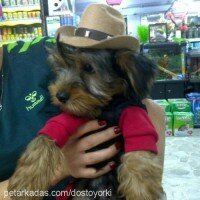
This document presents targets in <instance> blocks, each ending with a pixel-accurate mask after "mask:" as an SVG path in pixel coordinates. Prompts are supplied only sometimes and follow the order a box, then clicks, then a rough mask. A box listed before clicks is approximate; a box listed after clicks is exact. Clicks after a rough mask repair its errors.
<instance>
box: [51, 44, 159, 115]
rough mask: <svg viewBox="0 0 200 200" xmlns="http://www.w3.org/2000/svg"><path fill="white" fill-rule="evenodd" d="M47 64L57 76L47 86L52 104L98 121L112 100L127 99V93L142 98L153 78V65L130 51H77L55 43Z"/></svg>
mask: <svg viewBox="0 0 200 200" xmlns="http://www.w3.org/2000/svg"><path fill="white" fill-rule="evenodd" d="M49 60H50V62H51V63H52V65H53V69H54V71H55V72H56V74H57V77H56V81H55V82H54V83H52V84H51V85H50V86H49V90H50V92H51V95H52V99H53V103H54V104H55V105H58V106H60V107H61V109H62V110H63V111H68V112H70V113H72V114H74V115H76V116H80V117H89V118H95V117H97V116H98V115H100V114H101V110H102V108H103V107H104V106H106V105H107V104H108V103H109V102H110V101H111V100H112V98H113V96H115V95H124V96H127V97H128V96H129V93H130V90H134V92H135V94H136V95H138V97H140V98H141V99H142V98H145V97H146V96H147V95H148V94H149V92H150V89H151V86H152V83H153V80H154V78H155V74H156V65H154V64H153V63H152V62H151V61H150V60H149V59H147V58H146V57H144V56H142V55H140V54H137V53H135V52H133V51H131V50H118V51H117V50H116V51H114V50H100V49H98V50H95V49H77V48H74V47H71V46H69V45H66V44H62V43H59V42H58V43H57V48H56V50H54V51H53V52H52V53H51V55H50V57H49ZM128 98H129V97H128Z"/></svg>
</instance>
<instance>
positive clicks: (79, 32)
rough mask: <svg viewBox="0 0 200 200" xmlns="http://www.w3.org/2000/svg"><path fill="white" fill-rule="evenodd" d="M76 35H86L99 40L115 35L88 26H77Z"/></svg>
mask: <svg viewBox="0 0 200 200" xmlns="http://www.w3.org/2000/svg"><path fill="white" fill-rule="evenodd" d="M75 36H79V37H86V38H90V39H93V40H98V41H100V40H105V39H109V38H111V37H113V35H109V34H107V33H104V32H101V31H97V30H94V29H88V28H77V29H76V32H75Z"/></svg>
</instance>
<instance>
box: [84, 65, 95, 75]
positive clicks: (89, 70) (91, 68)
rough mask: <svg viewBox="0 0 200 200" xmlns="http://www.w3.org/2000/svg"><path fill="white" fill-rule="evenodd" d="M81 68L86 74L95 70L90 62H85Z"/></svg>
mask: <svg viewBox="0 0 200 200" xmlns="http://www.w3.org/2000/svg"><path fill="white" fill-rule="evenodd" d="M82 69H83V71H84V72H86V73H88V74H93V73H94V72H95V71H94V68H93V67H92V65H90V64H85V65H84V66H83V68H82Z"/></svg>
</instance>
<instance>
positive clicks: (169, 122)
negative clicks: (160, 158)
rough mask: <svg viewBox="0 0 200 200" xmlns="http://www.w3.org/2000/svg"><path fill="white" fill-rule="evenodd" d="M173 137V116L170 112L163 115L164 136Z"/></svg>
mask: <svg viewBox="0 0 200 200" xmlns="http://www.w3.org/2000/svg"><path fill="white" fill-rule="evenodd" d="M172 135H173V114H172V113H171V112H166V113H165V136H172Z"/></svg>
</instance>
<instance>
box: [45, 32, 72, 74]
mask: <svg viewBox="0 0 200 200" xmlns="http://www.w3.org/2000/svg"><path fill="white" fill-rule="evenodd" d="M59 38H60V35H59V34H58V35H57V37H56V45H55V47H54V48H53V49H50V50H49V57H48V61H49V63H50V64H51V66H52V69H53V71H54V72H55V73H57V72H59V71H60V70H62V69H63V68H66V67H69V66H71V65H72V64H73V61H72V54H73V52H74V51H75V50H76V49H75V48H74V47H72V46H69V45H67V44H64V43H62V42H60V41H59Z"/></svg>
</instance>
